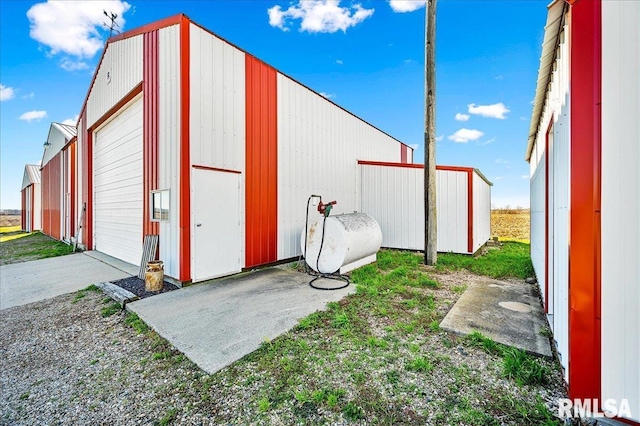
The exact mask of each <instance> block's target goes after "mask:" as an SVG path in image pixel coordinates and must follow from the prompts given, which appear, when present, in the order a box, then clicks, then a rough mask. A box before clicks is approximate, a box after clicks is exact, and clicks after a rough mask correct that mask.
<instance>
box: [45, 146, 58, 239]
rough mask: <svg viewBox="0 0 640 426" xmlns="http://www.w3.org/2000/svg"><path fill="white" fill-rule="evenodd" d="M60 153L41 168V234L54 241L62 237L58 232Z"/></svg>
mask: <svg viewBox="0 0 640 426" xmlns="http://www.w3.org/2000/svg"><path fill="white" fill-rule="evenodd" d="M61 158H62V151H61V152H59V153H57V154H56V155H55V156H54V157H53V158H52V159H51V160H50V161H49V162H48V163H47V164H45V165H44V167H42V172H41V191H42V232H43V233H44V234H46V235H49V236H50V237H52V238H55V239H56V240H59V239H60V238H61V236H62V234H61V232H60V218H61V211H62V209H61V207H62V205H61V204H62V203H61V200H62V199H63V194H62V185H61V183H62V167H61V164H60V163H61Z"/></svg>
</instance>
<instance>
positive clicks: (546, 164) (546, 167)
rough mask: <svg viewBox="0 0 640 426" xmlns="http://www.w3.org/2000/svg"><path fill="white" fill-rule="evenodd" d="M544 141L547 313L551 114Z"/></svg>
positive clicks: (546, 292) (546, 293) (546, 299)
mask: <svg viewBox="0 0 640 426" xmlns="http://www.w3.org/2000/svg"><path fill="white" fill-rule="evenodd" d="M551 117H552V118H551V121H549V126H548V127H547V133H546V135H545V140H544V155H545V162H544V311H545V312H546V313H549V216H550V214H549V167H550V165H549V161H550V160H551V157H550V156H549V148H550V147H549V132H550V131H551V128H552V126H553V113H552V114H551Z"/></svg>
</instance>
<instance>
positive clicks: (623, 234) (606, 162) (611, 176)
mask: <svg viewBox="0 0 640 426" xmlns="http://www.w3.org/2000/svg"><path fill="white" fill-rule="evenodd" d="M602 25H603V28H602V85H603V87H602V234H601V235H602V395H601V398H602V399H607V398H614V399H616V400H617V401H618V403H620V401H621V400H622V399H623V398H626V399H627V400H628V402H629V404H630V409H631V413H632V416H633V419H634V420H635V421H637V422H638V421H640V363H639V362H638V360H640V286H639V285H638V277H640V263H639V262H638V259H640V221H639V220H638V218H639V217H640V195H638V194H640V168H639V167H638V163H639V162H640V148H639V144H638V141H640V124H639V121H638V117H639V116H640V77H638V76H640V50H639V49H638V46H640V3H638V2H624V1H620V2H602Z"/></svg>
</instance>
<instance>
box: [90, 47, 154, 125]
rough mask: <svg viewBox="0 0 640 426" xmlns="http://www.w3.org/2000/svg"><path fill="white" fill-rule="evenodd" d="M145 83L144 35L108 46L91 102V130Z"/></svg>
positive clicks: (92, 91)
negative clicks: (143, 69)
mask: <svg viewBox="0 0 640 426" xmlns="http://www.w3.org/2000/svg"><path fill="white" fill-rule="evenodd" d="M141 81H142V35H139V36H135V37H131V38H127V39H124V40H120V41H118V42H115V43H110V44H109V45H107V51H106V52H105V54H104V57H103V58H102V62H101V63H100V65H99V68H98V72H97V75H96V79H95V81H94V83H93V87H92V88H91V91H90V93H89V99H88V100H87V107H86V114H87V126H88V127H91V126H92V125H93V123H95V122H96V121H97V120H98V119H99V118H100V117H102V116H103V115H104V114H105V113H106V112H107V111H109V109H110V108H111V107H113V106H114V105H116V104H117V103H118V102H119V101H120V100H121V99H122V98H124V96H125V95H126V94H127V93H129V92H130V91H131V90H132V89H133V88H134V87H136V86H137V85H138V84H139V83H140V82H141Z"/></svg>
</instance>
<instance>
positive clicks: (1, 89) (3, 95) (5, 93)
mask: <svg viewBox="0 0 640 426" xmlns="http://www.w3.org/2000/svg"><path fill="white" fill-rule="evenodd" d="M15 95H16V92H15V90H13V87H7V86H5V85H4V84H0V101H8V100H9V99H13V98H14V96H15Z"/></svg>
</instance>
